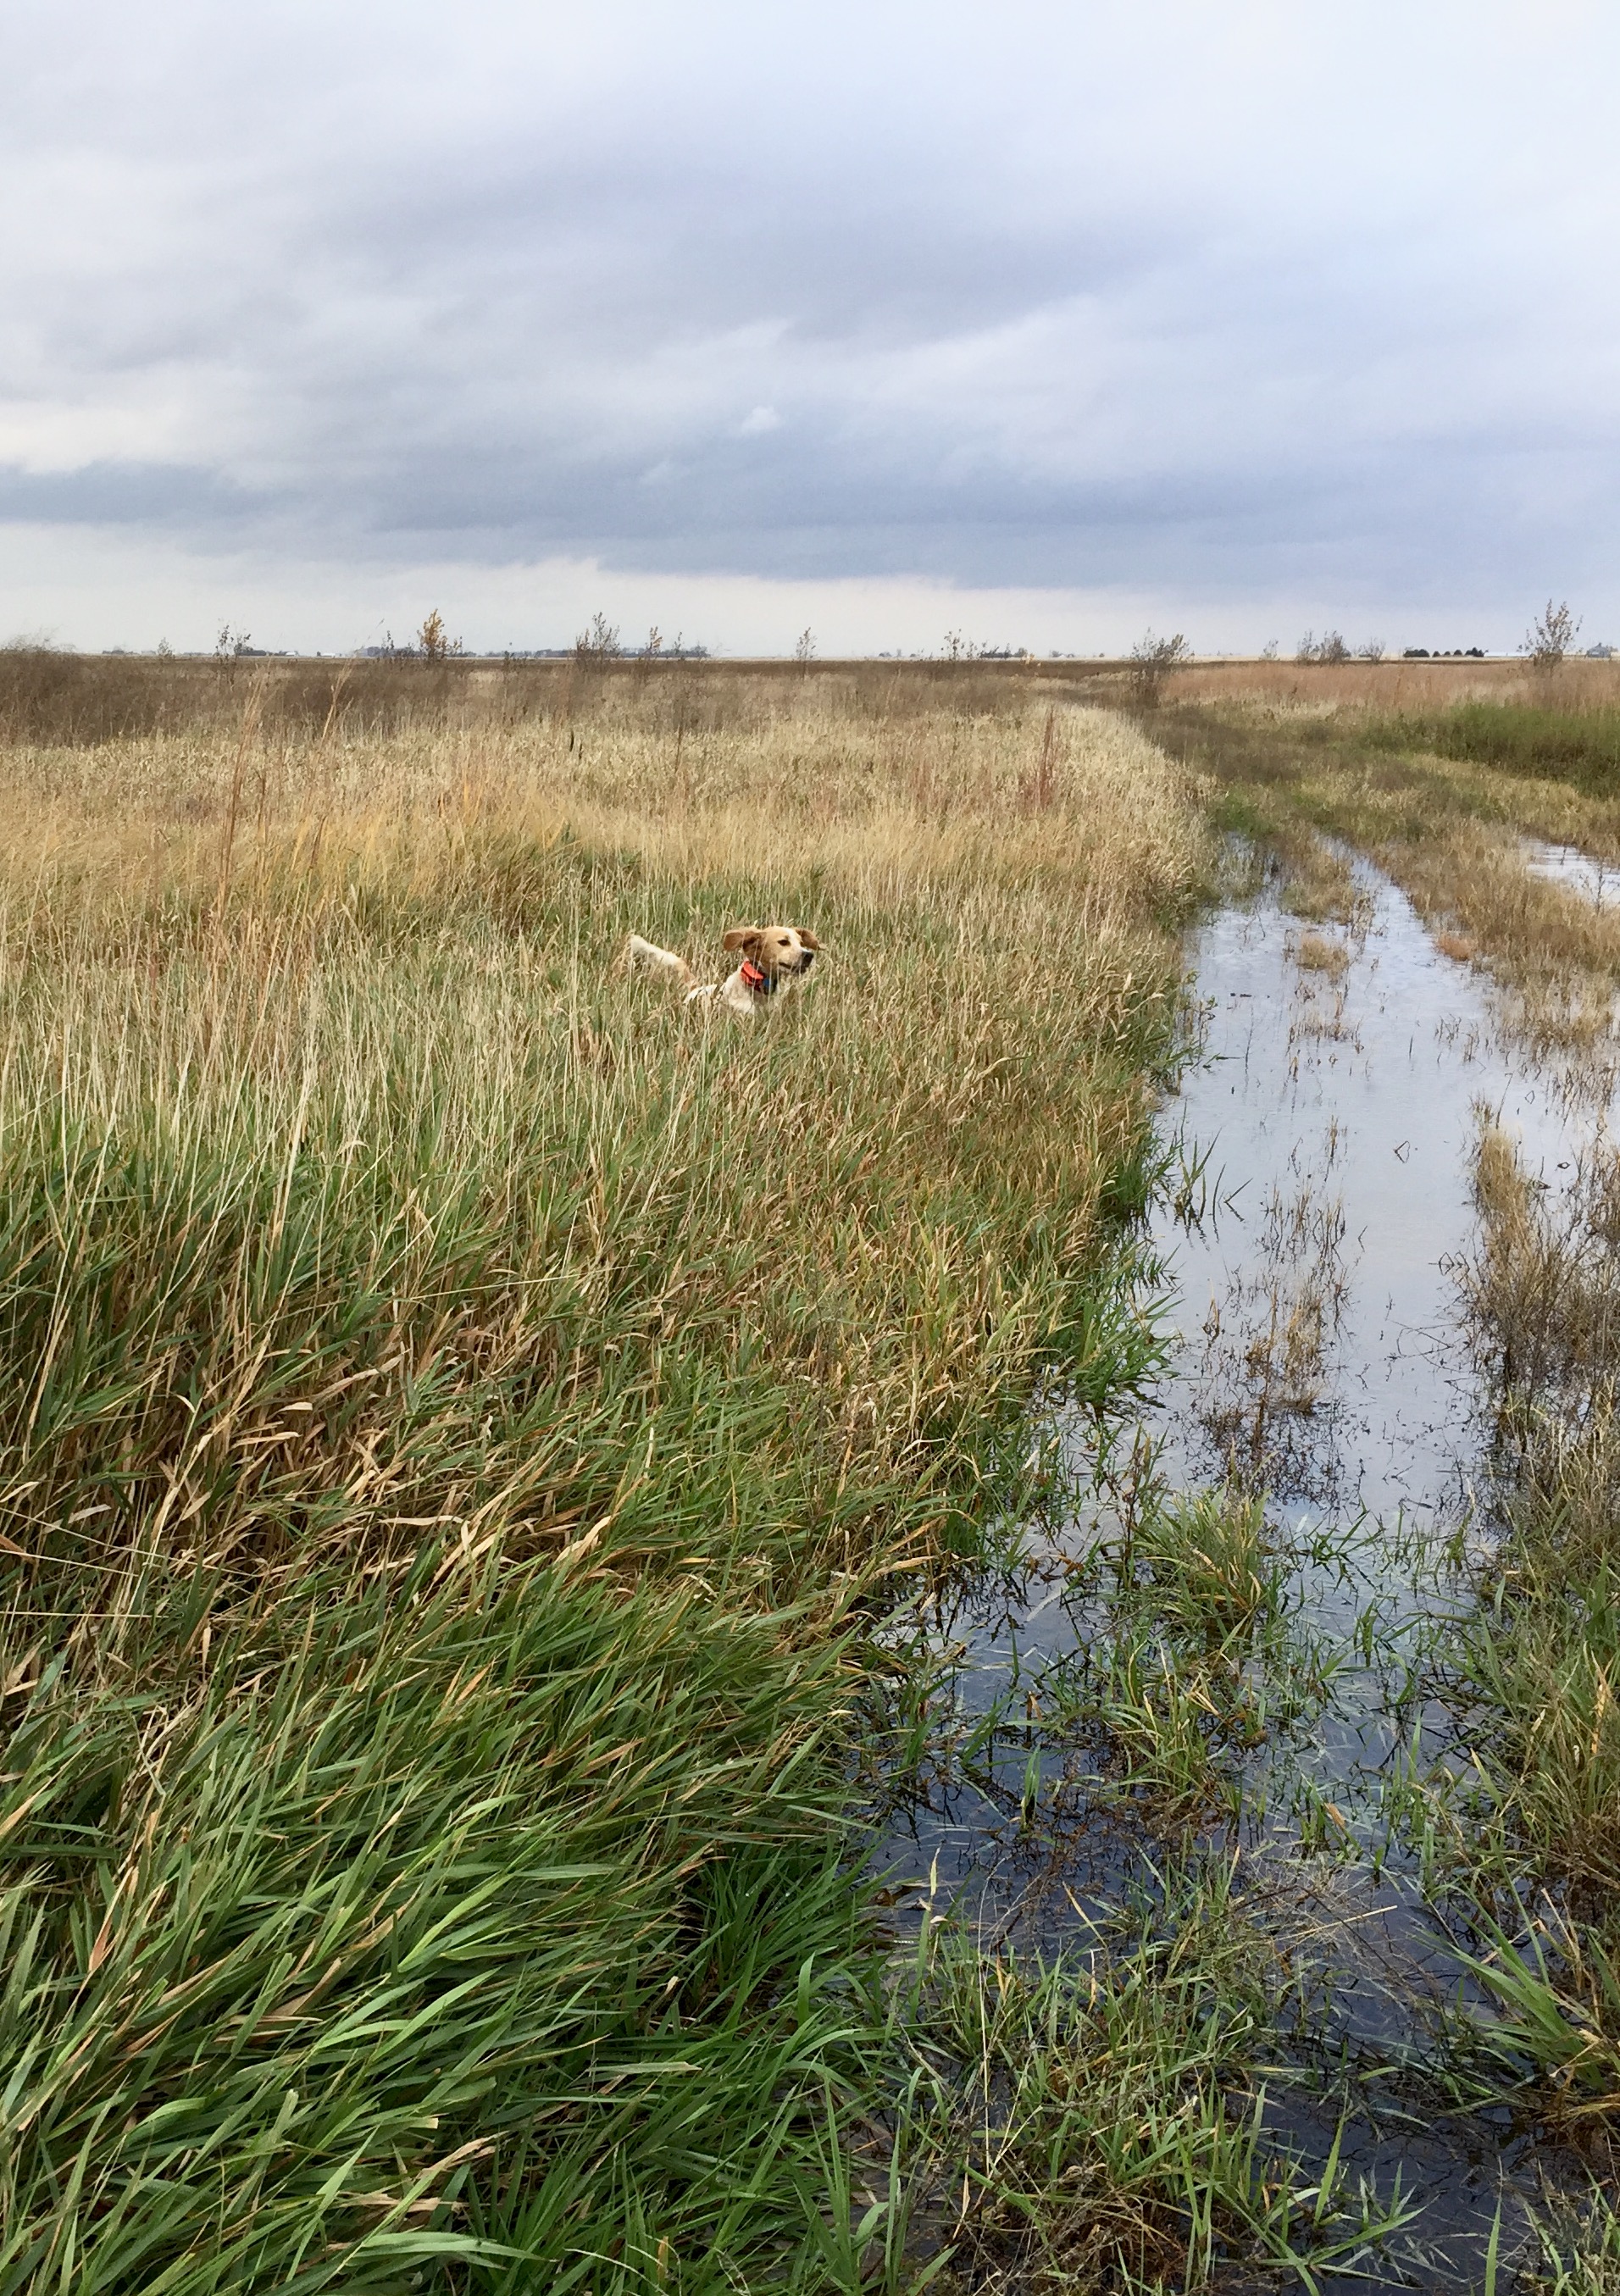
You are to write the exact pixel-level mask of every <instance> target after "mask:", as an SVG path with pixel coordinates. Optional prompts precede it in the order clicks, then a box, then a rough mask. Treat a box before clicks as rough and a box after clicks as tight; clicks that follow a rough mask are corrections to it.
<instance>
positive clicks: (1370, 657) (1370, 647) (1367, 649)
mask: <svg viewBox="0 0 1620 2296" xmlns="http://www.w3.org/2000/svg"><path fill="white" fill-rule="evenodd" d="M1384 652H1385V647H1384V641H1383V639H1382V638H1369V639H1368V641H1367V643H1366V644H1365V645H1359V646H1357V648H1356V650H1355V658H1356V660H1358V661H1382V660H1383V659H1384Z"/></svg>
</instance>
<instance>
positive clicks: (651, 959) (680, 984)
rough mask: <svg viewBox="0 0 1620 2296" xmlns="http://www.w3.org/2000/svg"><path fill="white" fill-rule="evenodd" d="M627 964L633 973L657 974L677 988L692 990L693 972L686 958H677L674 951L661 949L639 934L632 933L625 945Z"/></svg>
mask: <svg viewBox="0 0 1620 2296" xmlns="http://www.w3.org/2000/svg"><path fill="white" fill-rule="evenodd" d="M624 957H625V963H626V964H628V965H629V967H630V968H631V970H632V971H637V970H641V971H645V972H656V973H658V974H659V975H660V976H661V978H662V979H663V980H667V981H669V982H670V983H671V985H672V986H673V987H675V988H691V986H692V983H693V978H694V976H693V972H692V968H691V966H690V965H689V964H687V961H686V959H685V957H682V956H677V955H676V954H675V952H674V950H673V949H669V948H659V947H657V946H656V945H655V944H654V942H652V941H650V940H643V939H642V938H641V935H640V934H639V933H632V934H631V935H630V937H629V941H628V942H627V943H626V944H625V950H624Z"/></svg>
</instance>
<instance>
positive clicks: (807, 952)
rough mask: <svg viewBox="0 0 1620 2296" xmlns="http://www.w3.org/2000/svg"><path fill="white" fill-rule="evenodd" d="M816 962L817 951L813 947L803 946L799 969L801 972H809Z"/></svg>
mask: <svg viewBox="0 0 1620 2296" xmlns="http://www.w3.org/2000/svg"><path fill="white" fill-rule="evenodd" d="M815 962H816V952H815V950H814V949H813V948H802V949H801V950H800V951H799V970H800V972H809V971H810V967H811V965H812V964H814V963H815Z"/></svg>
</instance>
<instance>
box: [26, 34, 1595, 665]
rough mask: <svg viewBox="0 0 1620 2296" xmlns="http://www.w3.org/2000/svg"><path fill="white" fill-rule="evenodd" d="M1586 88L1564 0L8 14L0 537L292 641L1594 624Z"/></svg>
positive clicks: (1586, 61)
mask: <svg viewBox="0 0 1620 2296" xmlns="http://www.w3.org/2000/svg"><path fill="white" fill-rule="evenodd" d="M1616 67H1620V20H1617V19H1616V17H1615V16H1614V13H1613V12H1612V11H1608V10H1602V9H1599V8H1598V7H1597V6H1596V5H1595V0H1593V4H1585V0H1565V4H1562V5H1561V7H1560V11H1559V13H1558V21H1557V23H1556V25H1555V24H1553V23H1552V22H1551V21H1550V18H1549V16H1548V14H1547V12H1545V10H1543V11H1541V12H1538V13H1537V14H1535V15H1534V16H1533V15H1532V14H1531V12H1530V11H1529V8H1528V6H1527V4H1520V0H1480V4H1475V5H1469V6H1466V7H1465V6H1464V5H1462V4H1461V0H1430V4H1428V5H1427V6H1426V7H1425V8H1423V9H1422V10H1418V11H1413V10H1411V9H1410V8H1409V7H1405V6H1397V5H1396V4H1395V0H1371V4H1369V6H1368V7H1367V8H1365V9H1364V10H1362V11H1361V12H1360V14H1359V15H1358V16H1357V17H1356V18H1355V20H1354V21H1353V23H1352V22H1351V21H1349V20H1347V19H1345V17H1344V15H1343V14H1342V12H1316V11H1302V10H1300V9H1299V8H1298V7H1297V6H1295V5H1293V4H1287V5H1285V4H1284V0H1237V4H1235V5H1234V6H1232V7H1230V8H1228V9H1226V10H1221V11H1212V10H1210V9H1208V8H1207V7H1205V6H1202V5H1200V4H1198V0H1138V4H1135V5H1133V6H1131V8H1128V9H1126V8H1120V7H1117V6H1112V5H1105V4H1102V0H1084V4H1081V5H1080V6H1078V7H1076V6H1074V5H1073V4H1072V0H1007V5H1006V6H1005V7H1004V8H1002V9H1000V10H999V11H997V12H996V13H995V15H994V16H993V18H992V17H990V16H987V15H986V13H985V12H983V9H982V8H978V7H974V6H969V5H967V4H966V0H937V4H931V5H929V6H927V7H924V6H923V5H922V4H921V0H884V4H882V5H880V6H878V7H877V8H876V9H873V8H872V7H871V6H870V4H869V0H865V4H863V5H862V6H861V7H860V8H859V9H858V8H857V7H856V6H855V5H854V0H826V4H821V5H818V6H817V7H815V8H813V9H812V8H811V7H810V6H809V5H808V4H805V0H789V4H787V5H785V7H783V8H780V9H777V10H772V11H764V12H761V11H760V10H758V9H757V8H756V7H753V6H746V7H745V6H744V5H743V4H742V0H725V4H716V0H694V5H693V6H692V7H691V8H688V9H685V10H682V11H679V12H676V11H671V10H670V9H669V8H668V7H667V6H665V5H662V4H655V0H604V4H603V5H602V6H601V7H598V8H596V9H594V10H592V11H588V12H579V11H575V12H563V11H562V10H561V9H559V8H555V7H551V8H547V7H542V8H539V9H536V8H534V7H532V6H531V5H530V4H528V0H524V4H522V5H519V4H518V0H470V4H469V7H468V8H467V9H466V10H465V11H464V12H463V15H462V17H461V18H460V19H459V20H458V30H457V37H456V40H455V41H454V42H451V43H447V42H446V41H445V39H444V37H443V29H442V17H441V15H440V13H438V12H434V11H431V10H430V9H429V8H428V7H427V6H426V5H425V0H399V5H397V6H391V8H390V9H389V10H387V11H386V12H385V11H383V10H382V7H381V5H380V0H340V4H339V5H338V6H337V7H336V8H335V9H333V8H331V7H322V8H319V9H317V7H316V6H315V5H314V0H267V4H266V5H265V6H264V7H263V8H261V9H259V10H258V11H256V12H253V14H252V15H251V18H236V19H231V20H228V21H227V20H226V19H222V18H221V17H220V16H219V14H218V11H217V10H216V9H214V8H213V7H212V6H211V5H208V4H205V0H153V4H152V6H151V7H149V8H147V9H144V10H141V11H136V12H130V11H128V10H127V9H122V8H117V7H114V6H113V5H112V4H111V0H78V4H77V5H76V6H75V7H74V8H73V9H71V10H67V11H57V12H48V11H43V10H41V11H37V12H34V14H33V15H32V16H31V17H30V18H29V19H28V21H26V23H25V24H23V25H21V26H20V28H19V29H18V32H17V34H16V37H15V40H14V43H13V47H12V52H11V53H10V55H9V57H8V74H7V79H6V83H5V86H4V87H3V88H0V199H3V200H4V204H5V209H6V211H7V212H8V213H10V214H12V215H23V214H26V215H28V216H29V218H30V228H29V231H28V232H27V233H23V232H13V233H12V234H7V235H6V237H5V238H4V241H3V242H0V520H4V519H6V518H9V520H10V521H11V522H12V526H13V527H14V528H15V529H17V531H16V534H15V536H14V537H13V544H14V547H13V548H12V552H11V555H12V558H13V559H16V558H17V556H18V553H19V552H21V553H24V554H25V555H26V556H28V557H29V559H30V560H32V559H34V558H37V541H36V540H34V539H27V538H26V537H28V536H34V537H37V534H38V533H39V532H41V531H43V530H45V529H47V528H51V529H60V531H61V533H62V537H64V540H63V545H62V546H63V549H64V551H65V550H66V547H67V541H66V537H70V536H71V535H72V534H74V533H78V534H79V535H80V536H81V537H91V536H95V537H100V539H99V540H98V541H97V543H96V545H95V548H96V549H97V550H100V551H105V552H109V553H111V554H109V555H106V556H105V557H104V560H103V562H105V563H106V564H109V565H111V564H113V563H115V562H116V563H117V564H118V565H119V566H123V567H132V566H134V565H135V564H136V563H137V562H139V560H140V555H141V553H142V552H143V551H147V552H149V553H156V555H154V556H153V559H152V563H153V564H154V566H155V565H156V564H157V562H158V559H159V558H160V557H161V556H162V553H164V552H171V553H172V552H173V551H174V550H180V551H181V552H182V554H183V555H185V554H186V553H189V555H187V556H186V562H187V563H191V564H194V565H195V566H196V567H198V568H200V569H202V570H204V572H203V573H202V574H200V575H199V577H198V578H199V580H204V579H205V575H206V569H207V568H208V567H209V566H210V565H215V566H217V565H220V564H223V563H225V562H226V561H227V560H229V561H231V562H240V563H242V564H243V565H246V564H249V563H251V564H252V565H254V566H257V567H259V568H260V569H261V570H265V578H266V579H269V578H270V570H274V569H275V567H276V566H277V565H281V566H283V567H284V568H286V569H289V570H291V569H292V568H294V567H296V568H298V569H300V577H299V580H300V582H301V581H302V580H303V579H304V576H305V574H306V573H307V572H308V570H310V569H312V568H320V567H328V568H330V569H331V570H333V585H332V586H331V589H330V593H328V591H327V590H326V589H325V588H324V587H323V586H321V585H320V584H318V583H317V586H316V592H312V593H311V594H312V595H313V594H317V593H318V594H321V595H323V596H325V595H328V594H330V596H331V598H332V599H333V602H334V603H333V611H334V612H336V611H338V607H337V605H336V603H335V602H336V601H338V600H340V599H343V598H347V597H349V596H351V595H353V594H358V592H360V591H364V590H365V589H366V585H367V584H369V583H371V582H372V581H373V580H374V578H375V574H376V570H377V569H379V568H382V567H389V566H392V567H395V568H398V569H399V570H400V572H401V576H402V578H403V577H404V576H405V575H407V574H412V575H413V577H414V570H416V569H419V568H422V567H432V566H440V565H442V566H456V567H459V568H462V569H466V570H473V569H478V568H482V569H483V570H485V572H486V574H487V576H488V578H489V581H490V582H492V583H495V584H497V585H500V584H503V583H508V582H509V581H510V580H512V579H514V577H512V576H511V575H510V574H509V572H508V571H507V570H509V569H511V568H513V567H516V566H527V567H535V566H543V565H564V564H567V565H576V566H577V565H587V566H589V565H592V564H595V565H597V566H600V567H601V568H603V569H604V570H605V569H612V570H613V578H615V579H623V580H624V581H626V582H628V583H634V582H635V581H637V580H640V581H644V582H647V583H654V582H656V583H664V582H670V581H677V580H678V578H690V579H692V580H693V581H695V582H697V581H702V582H709V581H711V580H718V579H720V578H737V579H743V578H746V580H747V581H752V582H756V583H761V582H762V583H765V584H767V585H769V583H772V582H775V583H777V584H780V585H785V586H786V587H785V589H784V591H783V594H782V595H783V603H784V605H785V609H786V611H788V612H789V614H790V615H791V614H792V613H794V612H797V611H799V608H798V607H797V606H791V607H789V606H787V604H786V602H787V598H788V596H789V594H791V593H792V591H793V586H794V584H795V583H801V582H803V581H805V580H807V579H813V580H815V581H818V582H821V583H823V584H826V583H829V582H830V583H832V584H834V586H835V589H834V592H833V593H830V594H834V595H836V596H837V597H840V598H847V597H849V596H851V595H853V592H852V591H850V590H847V589H840V588H837V585H838V584H839V582H841V581H843V582H852V583H854V584H856V586H858V587H859V585H860V584H863V583H864V584H867V585H868V588H869V600H870V603H871V604H872V610H873V611H874V612H875V613H877V612H878V611H880V606H881V602H882V600H883V599H884V598H885V597H888V596H889V595H891V592H890V591H888V590H886V589H884V586H883V585H884V583H894V582H899V583H900V584H901V585H902V586H904V585H907V584H909V586H910V593H914V594H917V596H918V597H920V598H922V599H924V600H926V598H927V597H928V596H929V595H930V592H929V590H928V585H929V584H930V583H933V584H935V585H950V584H956V585H958V586H963V587H964V588H965V590H966V591H969V592H985V593H988V592H992V591H999V590H1002V589H1007V590H1010V591H1012V592H1015V593H1024V592H1033V591H1036V590H1042V591H1044V590H1048V589H1049V590H1051V591H1052V592H1053V593H1054V594H1057V595H1058V596H1059V597H1061V598H1065V599H1073V598H1083V599H1091V600H1097V599H1104V598H1113V597H1122V598H1129V599H1138V598H1139V599H1141V600H1144V601H1147V602H1149V603H1152V609H1153V612H1154V615H1155V618H1156V619H1160V620H1164V621H1174V620H1176V619H1181V618H1182V616H1183V614H1184V613H1190V612H1191V611H1194V610H1201V611H1205V613H1207V614H1208V615H1210V616H1212V617H1219V616H1221V615H1225V616H1226V617H1227V618H1228V627H1230V628H1232V629H1233V630H1236V631H1238V634H1241V629H1242V628H1243V627H1246V628H1247V629H1248V630H1249V631H1250V633H1251V634H1253V635H1267V634H1269V632H1268V629H1267V628H1266V627H1263V626H1262V625H1263V624H1264V623H1265V621H1266V620H1267V619H1268V618H1270V617H1271V616H1272V615H1273V614H1274V612H1275V611H1276V610H1274V609H1272V608H1271V607H1269V606H1268V605H1267V604H1266V603H1265V602H1267V601H1269V600H1281V601H1284V602H1285V603H1286V602H1287V601H1290V600H1297V602H1298V606H1297V619H1298V620H1299V621H1300V623H1301V624H1302V626H1303V622H1304V621H1305V620H1306V619H1310V618H1311V616H1312V614H1314V615H1315V616H1316V617H1317V618H1318V619H1324V618H1326V619H1335V620H1345V619H1349V618H1350V617H1351V616H1352V615H1353V613H1354V612H1356V611H1360V610H1361V607H1362V606H1363V605H1365V607H1366V610H1367V611H1369V613H1371V614H1372V615H1373V616H1374V617H1375V619H1387V617H1388V616H1389V615H1390V614H1393V613H1395V612H1397V611H1405V610H1406V608H1407V607H1408V606H1410V608H1411V610H1412V611H1414V612H1421V611H1423V610H1424V609H1425V608H1426V607H1433V608H1435V609H1437V608H1438V606H1439V604H1440V603H1442V602H1444V603H1448V604H1449V603H1452V602H1454V603H1455V604H1456V606H1457V608H1458V610H1459V611H1465V610H1466V611H1477V612H1481V613H1484V612H1497V611H1501V612H1502V613H1504V614H1508V615H1509V620H1510V621H1511V622H1512V625H1513V627H1517V626H1519V624H1520V623H1522V619H1523V612H1522V611H1521V610H1520V604H1519V603H1517V602H1520V601H1522V600H1523V599H1525V598H1528V599H1530V600H1532V601H1533V602H1534V599H1535V598H1537V597H1539V596H1541V595H1544V594H1545V591H1546V589H1547V588H1548V587H1549V586H1551V587H1552V588H1554V589H1555V590H1557V591H1558V592H1559V594H1562V593H1563V592H1564V591H1565V590H1569V591H1570V592H1571V593H1572V594H1574V593H1575V592H1579V593H1580V594H1581V597H1582V599H1583V603H1586V604H1587V606H1588V609H1589V613H1591V614H1599V615H1601V616H1604V617H1607V616H1610V615H1613V614H1615V613H1616V612H1620V587H1617V585H1620V573H1617V572H1616V569H1615V568H1614V567H1613V566H1612V564H1611V563H1610V559H1609V553H1608V535H1609V533H1611V532H1612V530H1613V528H1614V524H1615V520H1616V514H1617V513H1620V454H1617V453H1616V448H1617V447H1620V393H1617V391H1616V384H1617V383H1620V315H1617V313H1616V307H1615V305H1614V301H1613V299H1612V297H1610V296H1608V294H1607V293H1606V292H1605V291H1603V284H1602V283H1603V282H1605V281H1606V280H1607V278H1608V271H1609V267H1610V261H1611V258H1610V249H1611V247H1612V242H1613V236H1614V233H1615V229H1616V224H1617V223H1620V145H1616V141H1615V139H1614V138H1613V137H1612V136H1611V135H1610V134H1609V132H1608V119H1607V113H1608V105H1609V100H1610V99H1609V91H1610V89H1611V88H1612V86H1613V85H1614V83H1615V80H1616ZM784 406H785V407H787V408H789V409H790V410H791V414H792V420H791V422H785V421H784V420H783V419H782V417H781V414H780V413H779V411H778V410H779V409H781V408H782V407H784ZM739 409H746V410H751V411H748V412H746V413H744V414H741V415H740V416H739V412H738V410H739ZM114 534H117V535H120V536H122V537H124V544H125V545H127V548H126V547H124V546H122V545H120V548H119V550H117V551H112V550H111V545H110V543H109V542H108V540H107V537H110V536H112V535H114ZM74 562H75V563H76V564H78V565H79V566H80V567H81V570H84V571H85V578H89V573H90V571H91V570H93V568H94V565H95V562H96V561H95V556H94V553H91V554H90V555H86V554H85V553H82V552H81V553H79V555H78V558H77V559H76V560H75V561H74ZM164 562H165V563H168V562H169V561H168V560H167V559H165V560H164ZM66 563H67V558H66V557H65V556H64V557H63V558H62V564H63V565H65V564H66ZM469 578H471V576H470V575H469ZM130 579H131V583H132V586H131V588H130V589H129V591H128V593H127V603H128V607H129V611H131V612H132V613H134V612H136V611H137V610H141V611H144V608H143V606H142V586H141V583H140V581H139V579H138V578H135V577H133V576H131V577H130ZM872 585H876V587H875V588H872V587H870V586H872ZM24 586H26V577H25V578H24ZM910 593H909V594H910ZM102 594H103V591H102V589H100V588H98V589H97V591H96V595H97V596H98V597H99V596H101V595H102ZM278 594H279V593H278ZM286 594H287V595H288V596H289V597H293V596H295V595H296V594H297V585H296V584H292V585H291V586H288V587H287V588H286ZM502 594H503V595H505V594H506V593H504V592H503V593H502ZM513 594H514V596H515V595H516V593H513ZM863 594H867V593H863ZM661 595H662V592H661ZM737 595H738V597H739V598H742V597H744V596H746V597H750V598H752V597H753V596H754V595H755V593H754V592H753V591H750V590H746V589H745V590H744V591H743V592H739V593H737ZM1178 602H1181V603H1178ZM1188 602H1190V604H1188ZM1510 606H1511V612H1510V613H1509V607H1510ZM98 611H99V609H98ZM665 611H667V610H665ZM748 611H752V608H750V609H749V610H748ZM773 611H774V610H773ZM806 611H809V610H808V608H807V609H806ZM1062 611H1065V612H1066V611H1068V609H1067V608H1066V607H1065V608H1064V609H1063V610H1062ZM1251 616H1252V617H1253V618H1254V619H1249V620H1246V618H1247V617H1251ZM658 618H659V619H662V618H663V615H662V611H661V612H660V614H659V616H658ZM21 619H22V621H23V622H24V623H28V622H30V621H34V620H37V619H39V617H37V616H35V617H29V616H27V615H24V616H22V617H21ZM1280 619H1282V620H1283V622H1284V626H1285V627H1287V623H1288V621H1289V620H1291V619H1295V615H1294V613H1293V612H1292V611H1289V612H1286V613H1283V614H1282V615H1281V616H1280ZM751 627H752V625H751ZM800 627H802V622H801V624H800ZM129 635H130V636H131V637H133V636H134V635H136V633H135V632H134V631H133V630H132V631H131V632H130V633H129ZM1200 635H1202V633H1200ZM317 642H318V641H317ZM326 642H327V643H328V644H340V643H345V642H347V633H346V631H340V630H339V629H338V628H337V627H335V626H333V627H332V628H330V629H328V630H327V632H326ZM882 642H883V633H882V631H881V630H880V629H878V628H876V627H874V630H873V632H872V643H873V644H875V645H876V644H881V643H882ZM1032 642H1033V640H1032ZM1102 642H1103V641H1101V640H1099V643H1102ZM1052 643H1054V644H1056V643H1058V640H1057V639H1056V638H1054V639H1053V640H1052Z"/></svg>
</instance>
